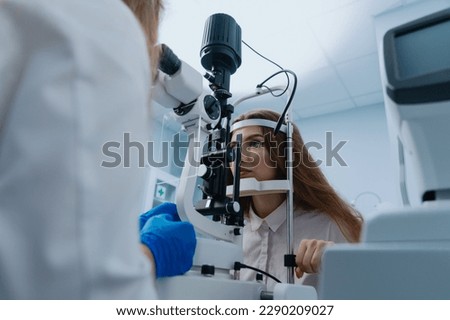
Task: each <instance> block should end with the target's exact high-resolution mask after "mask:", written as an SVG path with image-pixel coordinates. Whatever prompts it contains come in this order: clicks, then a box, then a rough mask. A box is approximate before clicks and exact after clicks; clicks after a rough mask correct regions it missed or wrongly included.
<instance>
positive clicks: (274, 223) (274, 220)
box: [249, 201, 286, 232]
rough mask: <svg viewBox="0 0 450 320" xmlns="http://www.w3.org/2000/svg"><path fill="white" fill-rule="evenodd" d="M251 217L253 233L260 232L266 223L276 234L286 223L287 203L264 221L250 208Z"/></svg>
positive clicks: (284, 202)
mask: <svg viewBox="0 0 450 320" xmlns="http://www.w3.org/2000/svg"><path fill="white" fill-rule="evenodd" d="M249 216H250V219H249V220H250V221H249V223H250V227H251V229H252V231H256V230H258V229H259V228H260V227H261V225H262V224H263V223H264V221H265V222H266V224H267V225H268V226H269V228H270V230H272V231H273V232H276V231H277V230H278V228H279V227H280V226H281V225H282V224H283V223H284V222H285V221H286V201H283V203H281V204H280V205H279V206H278V208H276V209H275V210H274V211H273V212H272V213H270V214H269V215H268V216H267V217H265V218H264V219H261V218H260V217H258V216H257V215H256V213H255V212H254V211H253V208H252V207H251V206H250V211H249Z"/></svg>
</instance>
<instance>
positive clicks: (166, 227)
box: [139, 202, 197, 278]
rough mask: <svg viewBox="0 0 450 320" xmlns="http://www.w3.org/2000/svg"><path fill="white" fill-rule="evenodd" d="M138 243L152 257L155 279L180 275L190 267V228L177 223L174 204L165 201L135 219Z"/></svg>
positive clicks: (192, 243)
mask: <svg viewBox="0 0 450 320" xmlns="http://www.w3.org/2000/svg"><path fill="white" fill-rule="evenodd" d="M139 229H140V232H141V242H142V243H143V244H145V245H146V246H147V247H148V248H149V249H150V251H151V252H152V254H153V257H154V258H155V264H156V277H157V278H160V277H169V276H175V275H180V274H183V273H185V272H186V271H188V270H189V269H190V268H191V267H192V260H193V257H194V252H195V246H196V244H197V240H196V238H195V232H194V227H193V226H192V224H191V223H189V222H184V221H181V220H180V217H179V216H178V213H177V207H176V206H175V204H173V203H170V202H166V203H163V204H161V205H159V206H157V207H155V208H153V209H151V210H150V211H148V212H146V213H143V214H142V215H141V216H140V217H139Z"/></svg>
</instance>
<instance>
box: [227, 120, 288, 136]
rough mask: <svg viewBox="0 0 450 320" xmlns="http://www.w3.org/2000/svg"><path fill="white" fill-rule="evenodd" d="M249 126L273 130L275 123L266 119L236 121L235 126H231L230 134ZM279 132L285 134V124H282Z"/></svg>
mask: <svg viewBox="0 0 450 320" xmlns="http://www.w3.org/2000/svg"><path fill="white" fill-rule="evenodd" d="M251 126H259V127H267V128H271V129H274V130H275V127H276V126H277V123H276V122H275V121H272V120H267V119H247V120H242V121H238V122H236V123H235V124H233V125H232V126H231V132H233V131H234V130H237V129H241V128H245V127H251ZM280 132H283V133H284V134H286V132H287V127H286V125H285V124H283V125H282V126H281V128H280Z"/></svg>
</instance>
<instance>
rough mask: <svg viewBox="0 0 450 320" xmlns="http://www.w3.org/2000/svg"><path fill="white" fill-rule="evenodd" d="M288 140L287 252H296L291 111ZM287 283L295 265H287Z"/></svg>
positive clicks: (292, 278) (288, 115) (290, 280)
mask: <svg viewBox="0 0 450 320" xmlns="http://www.w3.org/2000/svg"><path fill="white" fill-rule="evenodd" d="M286 125H287V132H286V136H287V137H286V140H287V141H286V142H287V146H286V147H287V168H286V171H287V179H288V181H289V190H288V192H287V199H286V200H287V201H286V204H287V205H286V228H287V253H288V254H294V183H293V181H294V180H293V177H294V171H293V151H294V150H293V141H292V136H293V131H294V130H293V129H294V127H293V124H292V122H291V120H290V112H288V113H287V114H286ZM286 280H287V283H294V267H287V279H286Z"/></svg>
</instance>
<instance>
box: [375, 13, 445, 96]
mask: <svg viewBox="0 0 450 320" xmlns="http://www.w3.org/2000/svg"><path fill="white" fill-rule="evenodd" d="M383 44H384V62H385V67H386V75H387V80H388V84H387V86H386V91H387V94H388V96H389V97H390V98H391V99H392V100H393V101H395V102H396V103H398V104H417V103H429V102H439V101H444V100H450V9H446V10H442V11H439V12H436V13H434V14H431V15H428V16H425V17H422V18H420V19H417V20H414V21H411V22H408V23H406V24H404V25H400V26H398V27H395V28H393V29H391V30H389V31H388V32H387V33H386V34H385V36H384V41H383Z"/></svg>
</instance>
